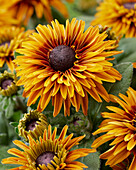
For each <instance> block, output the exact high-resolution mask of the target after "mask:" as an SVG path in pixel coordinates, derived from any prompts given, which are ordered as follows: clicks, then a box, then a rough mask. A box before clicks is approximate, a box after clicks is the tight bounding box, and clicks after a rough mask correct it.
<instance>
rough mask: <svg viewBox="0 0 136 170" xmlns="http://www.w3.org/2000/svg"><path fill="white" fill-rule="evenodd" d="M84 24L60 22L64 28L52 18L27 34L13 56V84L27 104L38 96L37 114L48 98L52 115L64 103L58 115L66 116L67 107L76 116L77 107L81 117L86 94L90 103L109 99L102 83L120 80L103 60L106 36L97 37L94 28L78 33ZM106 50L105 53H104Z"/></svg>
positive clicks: (115, 52) (113, 52)
mask: <svg viewBox="0 0 136 170" xmlns="http://www.w3.org/2000/svg"><path fill="white" fill-rule="evenodd" d="M84 25H85V22H84V21H80V22H79V21H77V20H76V19H73V20H72V21H71V23H69V21H68V20H67V21H66V28H64V26H63V25H62V24H59V23H58V21H57V20H56V21H55V22H54V21H52V27H53V28H52V27H51V26H50V25H48V26H47V27H46V26H42V25H39V26H38V27H37V31H38V33H34V34H33V35H32V36H30V39H29V40H28V41H27V42H24V43H23V46H22V47H23V49H19V50H18V52H19V53H21V54H24V55H22V56H18V57H17V59H16V60H15V63H16V64H17V65H18V67H17V69H16V71H17V75H18V76H21V78H20V80H19V81H18V83H17V84H18V85H24V92H23V96H24V97H28V96H29V99H28V103H27V105H28V106H30V105H31V104H33V103H35V102H36V100H37V99H38V98H40V100H39V104H38V108H37V109H38V110H39V111H42V110H44V109H45V108H46V106H47V104H48V103H49V101H50V99H51V98H52V104H53V106H54V116H56V115H57V114H58V113H59V112H60V109H61V107H62V104H63V103H64V114H65V116H66V115H70V105H71V103H72V105H73V106H74V107H75V108H76V111H77V112H78V110H79V108H80V105H81V106H82V110H83V113H84V114H85V115H87V109H88V95H87V93H89V94H90V95H91V96H92V97H93V98H94V99H95V100H97V101H98V102H101V101H102V100H101V98H100V96H101V97H102V98H104V99H105V100H106V101H109V95H108V93H107V92H106V90H105V89H104V87H103V85H102V81H107V82H115V81H116V80H120V79H121V75H120V74H119V72H118V71H117V70H115V69H114V68H112V63H110V62H108V60H110V58H108V57H109V56H112V55H114V54H118V53H121V52H118V51H108V50H109V49H111V48H112V44H114V43H115V41H104V39H105V38H106V37H107V34H106V33H105V32H104V33H103V34H99V29H98V27H95V28H94V27H92V26H90V27H89V28H88V29H87V30H86V31H85V32H84ZM106 50H107V51H106Z"/></svg>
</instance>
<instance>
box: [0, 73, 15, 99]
mask: <svg viewBox="0 0 136 170" xmlns="http://www.w3.org/2000/svg"><path fill="white" fill-rule="evenodd" d="M16 82H17V77H16V76H15V74H12V73H9V72H7V71H4V73H2V74H1V75H0V94H1V95H3V96H11V95H13V94H16V92H17V90H18V87H17V86H16Z"/></svg>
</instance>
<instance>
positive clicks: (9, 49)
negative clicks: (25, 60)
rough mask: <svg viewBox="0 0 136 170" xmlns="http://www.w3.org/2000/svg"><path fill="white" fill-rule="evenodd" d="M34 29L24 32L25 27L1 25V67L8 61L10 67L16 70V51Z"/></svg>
mask: <svg viewBox="0 0 136 170" xmlns="http://www.w3.org/2000/svg"><path fill="white" fill-rule="evenodd" d="M32 32H33V31H31V30H28V31H26V32H24V28H23V27H22V28H19V27H14V26H10V27H0V67H3V65H4V63H5V62H6V63H7V65H8V67H9V69H10V70H11V71H12V72H13V70H14V67H15V66H14V64H13V62H12V61H13V60H14V51H15V50H16V49H17V48H19V47H20V46H21V43H22V41H24V40H26V39H27V37H28V35H29V34H31V33H32Z"/></svg>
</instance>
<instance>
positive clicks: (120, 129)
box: [92, 87, 136, 170]
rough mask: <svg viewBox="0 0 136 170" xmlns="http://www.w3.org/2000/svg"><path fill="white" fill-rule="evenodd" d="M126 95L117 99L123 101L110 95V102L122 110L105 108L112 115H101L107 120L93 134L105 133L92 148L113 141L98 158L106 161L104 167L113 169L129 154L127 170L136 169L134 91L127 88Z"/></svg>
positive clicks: (135, 98) (105, 113) (135, 103)
mask: <svg viewBox="0 0 136 170" xmlns="http://www.w3.org/2000/svg"><path fill="white" fill-rule="evenodd" d="M127 95H128V96H125V95H123V94H119V97H120V98H122V99H123V100H124V101H123V100H121V99H119V98H118V97H116V96H114V95H111V99H112V101H114V102H117V103H118V104H119V105H120V106H121V107H122V108H119V107H114V106H108V107H107V108H108V109H109V110H110V111H112V113H109V112H104V113H102V116H103V117H104V118H107V119H106V120H104V121H103V122H102V123H101V125H100V128H99V129H98V130H97V131H96V132H94V133H93V134H94V135H96V134H99V133H103V132H106V134H104V135H102V136H100V137H99V138H97V139H96V140H95V141H94V142H93V144H92V147H98V146H100V145H102V144H103V143H105V142H107V141H109V140H112V139H114V140H113V141H112V142H111V143H110V146H112V145H113V146H112V147H111V148H110V149H109V150H108V151H106V152H105V153H103V154H102V155H101V156H100V158H102V159H108V160H107V162H106V165H110V166H111V167H113V166H114V165H116V164H119V163H120V162H122V161H123V160H125V159H127V158H128V157H129V156H130V154H133V155H134V156H133V160H132V162H131V165H130V167H129V170H134V169H135V168H134V167H136V151H135V148H136V91H135V90H133V89H132V88H131V87H129V89H128V91H127Z"/></svg>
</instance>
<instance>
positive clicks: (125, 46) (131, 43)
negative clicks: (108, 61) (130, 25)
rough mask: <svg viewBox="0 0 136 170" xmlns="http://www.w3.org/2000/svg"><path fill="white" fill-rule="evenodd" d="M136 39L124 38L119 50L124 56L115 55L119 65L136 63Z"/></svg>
mask: <svg viewBox="0 0 136 170" xmlns="http://www.w3.org/2000/svg"><path fill="white" fill-rule="evenodd" d="M135 44H136V38H122V39H121V40H120V42H119V47H118V48H117V50H123V51H124V52H123V53H122V54H118V55H115V56H114V57H115V58H116V60H117V62H118V63H122V62H136V45H135Z"/></svg>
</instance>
